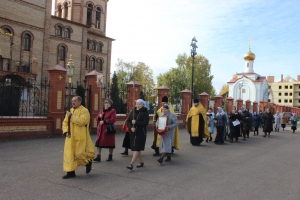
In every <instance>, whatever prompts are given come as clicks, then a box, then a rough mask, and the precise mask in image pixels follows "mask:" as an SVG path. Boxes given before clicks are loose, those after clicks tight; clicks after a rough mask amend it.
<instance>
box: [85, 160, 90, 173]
mask: <svg viewBox="0 0 300 200" xmlns="http://www.w3.org/2000/svg"><path fill="white" fill-rule="evenodd" d="M85 167H86V170H85V173H87V174H88V173H90V172H91V170H92V161H89V163H88V164H87V165H86V166H85Z"/></svg>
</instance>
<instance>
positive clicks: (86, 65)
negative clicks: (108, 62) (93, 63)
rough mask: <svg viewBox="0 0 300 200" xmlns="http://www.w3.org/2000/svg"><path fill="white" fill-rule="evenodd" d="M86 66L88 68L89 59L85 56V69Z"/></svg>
mask: <svg viewBox="0 0 300 200" xmlns="http://www.w3.org/2000/svg"><path fill="white" fill-rule="evenodd" d="M88 66H89V57H88V56H86V57H85V68H86V69H87V68H88Z"/></svg>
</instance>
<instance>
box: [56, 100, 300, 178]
mask: <svg viewBox="0 0 300 200" xmlns="http://www.w3.org/2000/svg"><path fill="white" fill-rule="evenodd" d="M81 102H82V99H81V97H80V96H74V97H73V98H72V106H73V107H72V108H71V109H70V111H67V113H66V115H65V118H64V121H63V123H62V129H63V135H64V136H65V137H66V139H65V145H64V153H63V170H64V171H65V172H67V174H66V175H65V176H63V179H69V178H74V177H76V174H75V170H76V169H77V167H78V166H85V167H86V173H90V172H91V169H92V161H94V162H95V163H99V162H101V153H102V149H103V148H104V149H108V150H109V151H108V153H109V154H108V158H107V159H106V161H107V162H110V161H113V150H114V148H115V147H116V139H115V133H116V130H115V127H114V124H115V122H116V120H117V115H116V110H115V109H114V108H113V101H112V100H111V99H105V101H104V107H103V109H101V110H100V111H99V114H98V115H97V116H96V121H97V122H98V127H97V133H96V138H95V141H96V142H95V147H96V152H97V153H96V156H95V147H94V145H93V144H92V140H91V136H90V130H89V123H90V114H89V111H88V109H86V108H85V107H84V106H82V105H81ZM161 103H162V107H161V108H159V109H157V108H154V113H153V125H154V126H153V143H152V146H151V148H152V149H153V150H154V154H153V156H159V158H158V159H157V162H158V163H159V164H163V162H170V161H172V159H171V155H172V153H173V152H174V149H175V150H180V139H179V130H178V125H179V123H178V120H177V117H176V115H175V112H174V109H173V107H172V105H171V103H170V102H169V100H168V97H167V96H164V97H162V99H161ZM289 120H290V121H291V129H292V130H293V133H295V130H297V121H298V117H297V116H296V114H295V113H293V116H292V117H291V118H290V119H288V118H287V117H286V116H285V115H284V114H280V113H279V111H277V112H276V114H275V115H273V114H272V113H271V112H270V110H269V109H266V110H265V112H262V111H260V112H259V113H257V112H252V111H249V110H248V109H246V108H245V107H244V106H241V108H237V107H235V106H233V109H232V111H231V112H230V113H228V114H227V113H226V112H225V111H224V110H223V109H222V108H221V107H217V112H216V113H214V112H213V109H212V108H209V109H208V110H206V109H205V108H204V107H203V105H202V104H201V103H199V100H198V99H194V100H193V106H192V107H191V108H190V110H189V112H188V114H187V116H186V120H185V122H186V123H185V124H186V127H185V128H186V131H187V133H188V134H189V136H190V143H191V145H192V146H199V145H201V143H202V142H203V141H204V139H206V142H207V143H208V142H209V141H212V140H213V136H214V135H215V137H214V143H215V144H217V145H222V144H224V141H225V140H226V137H227V136H228V138H229V141H230V143H233V140H234V139H235V140H234V141H235V142H238V139H239V137H242V138H243V140H244V141H246V138H247V139H249V137H250V131H252V132H253V133H254V134H253V136H258V135H259V128H260V127H262V130H263V133H264V135H263V137H271V132H272V131H274V130H275V131H279V130H280V126H281V127H282V130H283V131H284V129H285V128H286V124H287V123H288V121H289ZM149 121H150V119H149V112H148V110H147V108H146V102H145V101H144V100H142V99H137V100H135V106H134V108H133V109H132V110H130V112H129V115H128V117H127V119H126V120H125V122H124V124H123V126H122V130H124V131H125V132H126V134H125V137H124V140H123V145H122V147H124V148H125V150H124V152H123V153H121V154H122V155H124V156H127V155H128V151H129V150H131V151H132V153H133V154H132V157H131V160H130V162H129V164H128V165H127V166H126V168H127V169H129V170H130V171H131V170H133V168H134V164H135V161H136V160H138V164H137V165H136V166H135V167H136V168H142V167H144V166H145V162H144V160H143V157H142V152H143V151H144V150H145V146H146V139H147V126H148V124H149ZM215 130H216V131H215ZM214 132H215V133H214Z"/></svg>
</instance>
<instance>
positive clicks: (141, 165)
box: [136, 162, 144, 168]
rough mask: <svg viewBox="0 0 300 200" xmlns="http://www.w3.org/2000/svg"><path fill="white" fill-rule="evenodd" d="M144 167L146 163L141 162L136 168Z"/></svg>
mask: <svg viewBox="0 0 300 200" xmlns="http://www.w3.org/2000/svg"><path fill="white" fill-rule="evenodd" d="M141 167H144V162H141V163H140V164H139V165H137V166H136V168H141Z"/></svg>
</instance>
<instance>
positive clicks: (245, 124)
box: [241, 106, 252, 141]
mask: <svg viewBox="0 0 300 200" xmlns="http://www.w3.org/2000/svg"><path fill="white" fill-rule="evenodd" d="M241 115H242V123H241V128H242V132H243V140H244V141H246V136H247V138H249V132H250V128H251V126H252V116H251V114H250V113H249V111H248V110H247V109H246V108H245V106H242V114H241Z"/></svg>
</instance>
